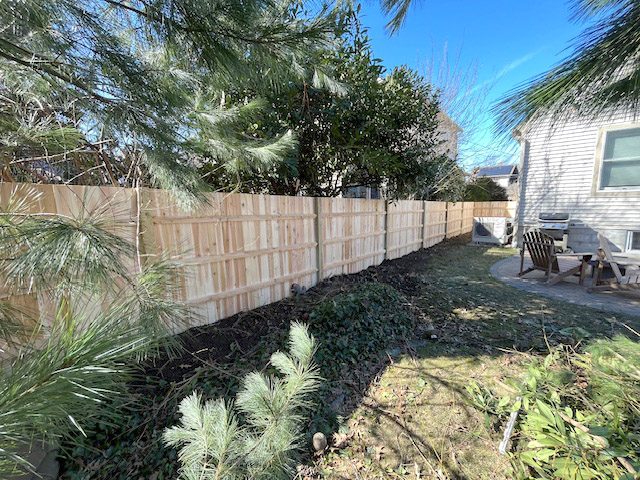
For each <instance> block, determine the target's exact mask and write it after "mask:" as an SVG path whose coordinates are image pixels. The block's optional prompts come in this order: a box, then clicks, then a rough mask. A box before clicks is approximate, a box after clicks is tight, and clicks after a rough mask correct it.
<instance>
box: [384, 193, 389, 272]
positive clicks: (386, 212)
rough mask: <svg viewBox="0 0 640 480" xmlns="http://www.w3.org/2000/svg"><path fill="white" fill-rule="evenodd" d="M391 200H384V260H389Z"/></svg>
mask: <svg viewBox="0 0 640 480" xmlns="http://www.w3.org/2000/svg"><path fill="white" fill-rule="evenodd" d="M388 248H389V200H384V248H383V250H384V259H385V260H386V259H387V258H389V255H388Z"/></svg>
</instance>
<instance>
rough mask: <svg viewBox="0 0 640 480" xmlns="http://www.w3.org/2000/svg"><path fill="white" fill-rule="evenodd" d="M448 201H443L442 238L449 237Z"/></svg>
mask: <svg viewBox="0 0 640 480" xmlns="http://www.w3.org/2000/svg"><path fill="white" fill-rule="evenodd" d="M449 203H451V202H445V207H446V208H445V209H444V239H445V240H446V239H447V238H449Z"/></svg>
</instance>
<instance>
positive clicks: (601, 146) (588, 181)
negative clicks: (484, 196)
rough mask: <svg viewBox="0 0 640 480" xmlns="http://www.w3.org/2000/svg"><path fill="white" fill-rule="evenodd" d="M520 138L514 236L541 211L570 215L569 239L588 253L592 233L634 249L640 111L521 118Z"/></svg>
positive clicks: (638, 217) (639, 237)
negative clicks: (532, 119) (557, 118)
mask: <svg viewBox="0 0 640 480" xmlns="http://www.w3.org/2000/svg"><path fill="white" fill-rule="evenodd" d="M514 137H515V138H516V140H518V141H519V142H520V147H521V148H520V154H521V155H520V160H521V164H520V198H519V205H518V209H517V216H516V222H517V224H518V239H519V240H520V239H521V238H522V234H523V232H525V231H527V230H528V229H532V228H535V227H536V225H537V219H538V215H539V214H540V213H568V214H570V215H571V223H570V230H569V241H568V244H569V246H570V247H571V248H573V250H574V251H576V252H577V251H585V250H586V251H595V250H594V249H597V247H598V241H597V238H596V233H597V232H601V233H603V234H604V235H605V236H606V237H607V238H608V239H609V240H610V242H611V243H612V244H613V247H614V249H615V250H618V251H622V252H635V251H637V252H638V253H639V254H640V111H637V110H636V111H634V110H633V109H631V108H628V109H622V110H619V111H616V112H614V113H612V114H608V115H606V116H601V117H598V118H579V117H574V118H572V119H570V120H563V121H562V122H560V121H556V122H551V121H550V119H548V118H547V119H544V120H539V121H536V122H528V123H525V124H523V125H521V126H519V127H518V128H517V129H516V130H515V131H514Z"/></svg>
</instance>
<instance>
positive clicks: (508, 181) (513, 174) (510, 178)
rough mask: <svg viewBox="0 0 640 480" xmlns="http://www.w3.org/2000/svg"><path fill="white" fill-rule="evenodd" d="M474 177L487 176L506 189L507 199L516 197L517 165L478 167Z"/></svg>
mask: <svg viewBox="0 0 640 480" xmlns="http://www.w3.org/2000/svg"><path fill="white" fill-rule="evenodd" d="M474 175H475V176H476V177H489V178H490V179H491V180H493V181H494V182H496V183H497V184H498V185H500V186H501V187H504V189H505V190H506V191H507V196H508V197H509V200H516V199H517V198H518V175H519V172H518V166H517V165H497V166H494V167H482V168H479V169H478V170H477V171H476V172H475V174H474Z"/></svg>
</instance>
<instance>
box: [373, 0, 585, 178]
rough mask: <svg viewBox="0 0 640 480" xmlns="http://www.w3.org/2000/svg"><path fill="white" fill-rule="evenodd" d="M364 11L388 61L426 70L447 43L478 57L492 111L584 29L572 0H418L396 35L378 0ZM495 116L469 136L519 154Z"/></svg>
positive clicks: (499, 151) (464, 61)
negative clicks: (495, 128) (498, 130)
mask: <svg viewBox="0 0 640 480" xmlns="http://www.w3.org/2000/svg"><path fill="white" fill-rule="evenodd" d="M362 13H363V24H364V25H365V26H367V27H368V28H369V35H370V37H371V39H372V44H373V50H374V53H375V55H376V56H377V57H378V58H380V59H381V60H382V62H383V64H384V65H385V66H386V67H388V68H393V67H394V66H397V65H403V64H406V65H409V66H411V67H414V68H417V69H418V70H421V69H423V68H424V65H425V64H426V63H427V62H428V60H427V59H428V57H430V56H431V55H432V53H433V52H435V53H441V52H442V51H443V49H444V47H445V45H446V46H447V49H448V51H449V56H450V57H451V56H456V55H458V54H459V55H460V56H459V58H460V60H459V63H460V65H461V66H462V67H465V66H467V65H471V64H473V63H474V62H475V64H476V68H477V77H476V82H475V83H476V85H483V84H485V82H486V83H487V84H493V87H492V88H491V90H490V91H489V92H488V95H487V98H486V101H485V106H486V110H485V111H487V112H488V108H489V107H490V105H491V103H492V102H494V101H495V100H496V99H497V98H499V97H501V96H502V95H503V94H504V93H505V92H507V91H509V90H510V89H511V88H513V87H515V86H516V85H518V84H520V83H521V82H523V81H525V80H527V79H529V78H531V77H533V76H535V75H537V74H539V73H542V72H544V71H546V70H547V69H549V68H550V67H551V66H553V65H554V64H556V63H557V62H559V61H560V60H561V59H562V58H563V57H564V56H565V55H566V54H567V53H568V50H566V49H567V47H569V46H570V44H571V40H572V39H573V38H574V37H575V36H577V35H578V34H579V33H580V31H581V30H582V28H583V26H582V25H577V24H575V23H573V22H572V21H571V18H570V17H571V12H570V9H569V6H568V4H567V2H566V1H565V0H444V1H443V0H439V1H438V0H417V1H416V3H415V5H414V6H413V7H412V9H411V11H410V12H409V16H408V19H407V22H406V23H405V25H404V27H403V28H402V29H401V31H400V32H399V33H398V34H396V35H395V36H393V37H389V36H388V35H387V34H386V33H385V31H384V25H385V24H386V21H387V19H386V18H385V17H384V16H383V14H382V12H381V10H380V7H379V4H378V2H373V1H370V2H368V3H366V4H365V5H364V6H363V9H362ZM492 121H493V118H492V116H491V115H490V114H488V113H487V114H486V115H485V116H484V117H483V118H482V121H481V128H479V129H477V131H476V133H475V135H474V136H473V138H471V139H470V141H471V142H473V144H474V145H475V146H476V147H477V150H481V149H484V151H485V152H492V153H494V154H496V155H500V156H501V158H502V160H504V161H508V160H510V159H513V161H517V160H518V159H517V153H512V152H517V145H516V144H515V142H512V143H508V144H506V145H505V144H498V143H497V142H496V140H495V139H494V138H493V136H492V134H491V132H490V129H491V126H492ZM503 152H504V153H503ZM473 156H474V157H477V158H467V159H464V160H465V164H467V165H470V164H474V163H486V162H487V160H486V157H485V156H483V155H482V154H480V153H479V152H478V153H474V154H473Z"/></svg>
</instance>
